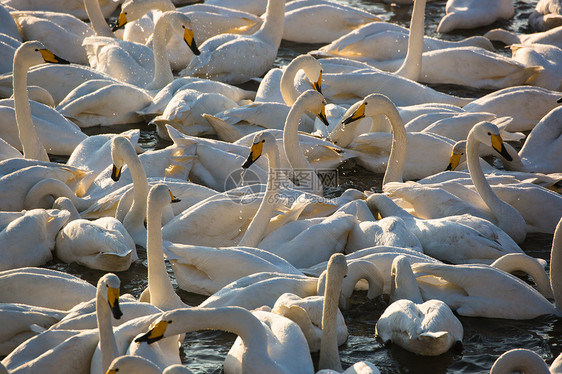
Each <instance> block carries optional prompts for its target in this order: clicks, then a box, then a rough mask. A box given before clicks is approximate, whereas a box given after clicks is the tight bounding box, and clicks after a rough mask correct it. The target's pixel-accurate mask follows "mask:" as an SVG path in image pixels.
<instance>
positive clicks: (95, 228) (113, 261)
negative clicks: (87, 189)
mask: <svg viewBox="0 0 562 374" xmlns="http://www.w3.org/2000/svg"><path fill="white" fill-rule="evenodd" d="M62 199H63V200H61V198H59V199H57V200H55V204H57V207H58V208H59V209H67V210H70V211H71V213H73V214H74V215H75V216H77V218H78V219H76V218H73V220H71V221H70V222H68V223H67V224H66V225H64V227H63V228H62V229H61V231H59V233H58V234H57V237H56V241H55V254H56V256H57V258H59V259H60V260H62V261H64V262H66V263H71V262H76V263H78V264H80V265H83V266H86V267H88V268H90V269H100V270H104V271H125V270H127V269H128V268H129V266H130V265H131V263H132V262H133V261H134V260H136V259H138V256H137V251H136V249H135V242H134V241H133V238H131V236H130V235H129V233H128V232H127V230H126V229H125V227H124V226H123V224H122V223H121V222H120V221H118V220H117V219H115V218H113V217H103V218H98V219H97V220H95V221H89V220H85V219H81V218H80V216H79V215H78V212H77V211H76V208H75V207H74V205H73V204H72V202H71V201H70V200H68V199H66V198H62Z"/></svg>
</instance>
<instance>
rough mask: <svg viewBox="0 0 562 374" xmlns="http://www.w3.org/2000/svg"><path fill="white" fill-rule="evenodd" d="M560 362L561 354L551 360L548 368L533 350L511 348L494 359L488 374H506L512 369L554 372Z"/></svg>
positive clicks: (550, 373)
mask: <svg viewBox="0 0 562 374" xmlns="http://www.w3.org/2000/svg"><path fill="white" fill-rule="evenodd" d="M561 363H562V355H558V357H557V358H556V359H555V360H554V361H553V362H552V364H551V366H550V369H549V367H548V365H547V364H546V363H545V362H544V360H543V359H542V357H541V356H539V355H538V354H537V353H535V352H534V351H531V350H530V349H524V348H516V349H511V350H509V351H507V352H504V353H502V355H501V356H500V357H498V358H497V359H496V361H495V362H494V364H493V365H492V368H491V369H490V374H507V373H511V372H513V371H520V372H522V373H541V374H556V373H560V369H562V367H561V366H560V365H561Z"/></svg>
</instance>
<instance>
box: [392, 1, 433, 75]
mask: <svg viewBox="0 0 562 374" xmlns="http://www.w3.org/2000/svg"><path fill="white" fill-rule="evenodd" d="M425 3H426V0H415V1H414V7H413V9H412V19H411V21H410V32H409V34H408V51H407V52H406V58H405V59H404V62H403V63H402V65H401V66H400V68H399V69H398V70H397V71H396V73H395V74H396V75H399V76H401V77H404V78H408V79H411V80H413V81H417V80H419V78H420V74H421V69H422V55H423V47H424V23H425Z"/></svg>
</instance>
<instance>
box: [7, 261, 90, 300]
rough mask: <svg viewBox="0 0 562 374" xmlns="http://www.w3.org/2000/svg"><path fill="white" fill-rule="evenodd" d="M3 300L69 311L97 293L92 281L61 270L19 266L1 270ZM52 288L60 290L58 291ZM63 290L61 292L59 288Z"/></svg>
mask: <svg viewBox="0 0 562 374" xmlns="http://www.w3.org/2000/svg"><path fill="white" fill-rule="evenodd" d="M0 280H1V281H2V284H3V285H5V287H3V288H2V292H1V293H0V302H2V303H18V304H27V305H34V306H39V307H44V308H50V309H57V310H62V311H67V310H69V309H71V308H72V307H74V306H75V305H77V304H79V303H82V302H85V301H89V300H91V299H92V298H93V297H95V295H96V288H95V287H94V286H92V285H91V284H90V283H88V282H86V281H84V280H82V279H80V278H78V277H75V276H72V275H70V274H67V273H63V272H62V271H57V270H51V269H42V268H33V267H20V268H17V269H13V270H5V271H2V272H0ZM53 290H57V292H56V293H54V292H53ZM58 291H60V292H58Z"/></svg>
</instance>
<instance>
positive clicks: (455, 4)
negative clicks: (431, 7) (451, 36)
mask: <svg viewBox="0 0 562 374" xmlns="http://www.w3.org/2000/svg"><path fill="white" fill-rule="evenodd" d="M445 11H446V14H445V16H444V17H443V18H442V19H441V21H440V22H439V25H438V26H437V32H442V33H446V32H451V31H453V30H455V29H472V28H477V27H480V26H487V25H490V24H492V23H494V22H495V21H496V20H497V19H502V18H503V19H510V18H511V17H513V15H514V14H515V8H514V7H513V2H511V1H508V0H500V1H494V2H493V3H490V2H488V1H486V0H447V5H446V7H445Z"/></svg>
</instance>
